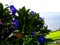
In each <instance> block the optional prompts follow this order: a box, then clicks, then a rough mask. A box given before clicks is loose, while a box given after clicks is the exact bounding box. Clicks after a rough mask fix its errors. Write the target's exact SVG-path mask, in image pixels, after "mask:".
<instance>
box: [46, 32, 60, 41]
mask: <svg viewBox="0 0 60 45" xmlns="http://www.w3.org/2000/svg"><path fill="white" fill-rule="evenodd" d="M46 38H51V39H53V40H56V39H60V31H54V32H50V33H49V34H48V35H46Z"/></svg>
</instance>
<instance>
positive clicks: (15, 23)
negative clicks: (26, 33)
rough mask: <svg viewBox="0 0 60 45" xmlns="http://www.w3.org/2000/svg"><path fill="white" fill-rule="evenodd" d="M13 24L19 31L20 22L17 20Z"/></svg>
mask: <svg viewBox="0 0 60 45" xmlns="http://www.w3.org/2000/svg"><path fill="white" fill-rule="evenodd" d="M13 24H14V27H15V29H17V28H18V26H19V23H18V20H16V19H15V20H13Z"/></svg>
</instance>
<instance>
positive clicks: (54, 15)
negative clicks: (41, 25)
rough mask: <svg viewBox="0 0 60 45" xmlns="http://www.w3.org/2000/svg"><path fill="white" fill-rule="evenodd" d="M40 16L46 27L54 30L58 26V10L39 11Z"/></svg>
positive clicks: (59, 19)
mask: <svg viewBox="0 0 60 45" xmlns="http://www.w3.org/2000/svg"><path fill="white" fill-rule="evenodd" d="M40 16H41V17H43V18H44V20H45V24H47V25H48V29H51V30H52V31H55V30H57V29H59V28H60V12H41V13H40Z"/></svg>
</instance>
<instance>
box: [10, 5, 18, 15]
mask: <svg viewBox="0 0 60 45" xmlns="http://www.w3.org/2000/svg"><path fill="white" fill-rule="evenodd" d="M10 10H11V11H12V14H13V15H15V14H16V12H17V9H16V8H15V7H14V6H13V5H10Z"/></svg>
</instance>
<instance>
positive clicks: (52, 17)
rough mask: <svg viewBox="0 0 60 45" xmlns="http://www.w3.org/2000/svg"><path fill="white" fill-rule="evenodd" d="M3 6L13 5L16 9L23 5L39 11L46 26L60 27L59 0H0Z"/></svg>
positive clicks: (50, 27) (54, 28) (53, 28)
mask: <svg viewBox="0 0 60 45" xmlns="http://www.w3.org/2000/svg"><path fill="white" fill-rule="evenodd" d="M0 2H2V3H3V4H4V6H5V4H8V5H14V6H15V7H16V8H17V9H19V8H22V7H23V6H25V7H26V8H27V9H31V10H33V11H35V12H38V13H40V15H41V17H44V18H45V22H46V24H48V26H49V27H48V28H49V29H52V30H56V29H58V28H59V27H60V24H59V23H60V21H59V19H60V0H0Z"/></svg>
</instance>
